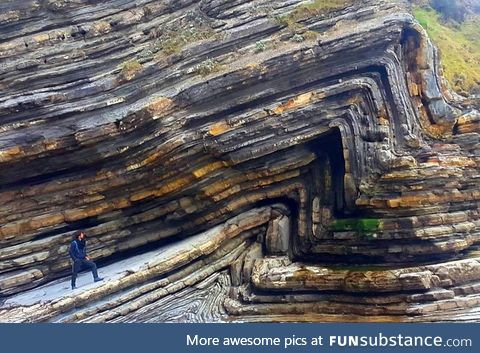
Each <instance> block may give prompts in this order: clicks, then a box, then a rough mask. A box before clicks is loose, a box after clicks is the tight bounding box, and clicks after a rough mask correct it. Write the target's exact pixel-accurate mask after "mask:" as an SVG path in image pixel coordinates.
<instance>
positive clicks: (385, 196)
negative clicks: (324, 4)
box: [0, 0, 480, 322]
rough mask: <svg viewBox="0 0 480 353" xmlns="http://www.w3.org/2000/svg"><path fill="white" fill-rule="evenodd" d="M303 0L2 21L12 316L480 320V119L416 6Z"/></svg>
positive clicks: (4, 307)
mask: <svg viewBox="0 0 480 353" xmlns="http://www.w3.org/2000/svg"><path fill="white" fill-rule="evenodd" d="M308 4H309V2H307V1H301V0H289V1H266V0H257V1H247V0H236V1H227V0H201V1H191V0H169V1H156V0H141V1H135V2H132V1H123V0H108V1H96V0H93V1H92V0H22V1H7V2H2V3H1V4H0V321H2V322H3V321H6V322H39V321H48V322H164V321H168V322H182V321H199V322H205V321H207V322H213V321H479V320H480V311H479V304H480V263H479V260H480V255H479V252H478V245H479V244H480V113H479V112H478V111H476V110H475V109H472V108H468V106H467V104H464V102H462V101H461V100H459V97H457V96H454V95H452V94H450V92H449V91H448V88H447V87H446V86H445V83H444V80H442V78H441V77H440V73H439V55H438V52H437V50H436V49H435V47H434V46H433V45H432V43H431V42H430V40H429V38H428V37H427V35H426V32H425V31H424V30H423V29H422V27H421V26H420V25H419V24H418V23H417V22H416V21H415V20H414V19H413V17H412V16H411V15H410V13H409V8H408V4H407V3H406V2H403V1H400V0H399V1H387V0H380V1H373V0H361V1H348V0H346V1H345V2H344V5H343V6H339V7H338V8H330V9H328V11H327V10H325V9H321V8H312V6H308ZM79 229H83V230H85V231H86V233H87V234H88V235H89V240H88V244H89V252H90V256H91V257H92V258H93V259H94V260H95V261H96V262H97V264H98V265H99V272H100V274H101V275H102V276H105V277H106V280H105V281H104V282H102V283H95V284H90V282H91V277H90V274H83V275H82V276H80V277H79V285H80V287H79V288H78V290H76V291H75V292H72V291H71V290H70V288H69V277H68V275H69V271H70V268H71V264H70V261H69V258H68V254H67V252H68V246H69V243H70V241H71V238H72V234H74V232H75V231H77V230H79Z"/></svg>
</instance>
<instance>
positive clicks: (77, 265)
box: [68, 231, 103, 289]
mask: <svg viewBox="0 0 480 353" xmlns="http://www.w3.org/2000/svg"><path fill="white" fill-rule="evenodd" d="M86 238H87V235H86V234H85V233H84V232H82V231H79V232H77V233H75V235H74V236H73V241H72V243H71V244H70V250H69V252H68V253H69V255H70V257H71V258H72V261H73V266H72V289H75V288H77V287H76V286H75V281H76V280H77V274H78V273H79V272H80V271H81V270H82V268H89V269H90V270H91V271H92V275H93V281H94V282H99V281H103V278H100V277H98V272H97V265H95V262H93V261H91V260H90V257H88V255H87V242H86V240H85V239H86Z"/></svg>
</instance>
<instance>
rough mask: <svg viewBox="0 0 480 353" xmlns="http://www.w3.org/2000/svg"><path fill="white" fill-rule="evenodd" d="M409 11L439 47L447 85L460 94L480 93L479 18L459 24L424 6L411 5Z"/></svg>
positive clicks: (473, 17)
mask: <svg viewBox="0 0 480 353" xmlns="http://www.w3.org/2000/svg"><path fill="white" fill-rule="evenodd" d="M413 13H414V15H415V17H416V18H417V20H418V22H420V24H421V25H422V27H424V28H425V29H426V31H427V32H428V35H429V36H430V38H431V39H432V40H433V42H434V44H435V45H436V46H437V48H438V49H439V51H440V55H441V61H442V65H443V71H444V76H445V77H446V78H447V80H448V81H449V83H450V85H451V87H452V88H453V89H454V90H455V91H456V92H458V93H461V94H472V93H473V94H478V93H480V30H479V27H480V18H479V17H478V16H472V17H470V18H468V19H466V20H465V21H464V22H463V23H460V24H459V23H455V22H451V21H447V20H445V19H444V18H443V16H442V15H441V14H440V13H438V12H437V11H435V10H434V9H432V8H431V7H426V6H425V7H420V6H414V9H413Z"/></svg>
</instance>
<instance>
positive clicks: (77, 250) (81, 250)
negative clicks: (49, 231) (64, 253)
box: [68, 240, 87, 261]
mask: <svg viewBox="0 0 480 353" xmlns="http://www.w3.org/2000/svg"><path fill="white" fill-rule="evenodd" d="M68 253H69V255H70V257H71V258H72V260H73V261H79V260H84V259H85V258H86V257H87V246H86V244H85V242H83V244H79V241H78V240H74V241H72V243H71V244H70V250H69V251H68Z"/></svg>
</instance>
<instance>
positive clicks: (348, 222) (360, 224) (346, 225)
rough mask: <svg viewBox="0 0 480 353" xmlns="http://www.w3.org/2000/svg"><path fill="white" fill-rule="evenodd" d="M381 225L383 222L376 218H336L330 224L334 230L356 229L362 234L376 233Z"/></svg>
mask: <svg viewBox="0 0 480 353" xmlns="http://www.w3.org/2000/svg"><path fill="white" fill-rule="evenodd" d="M380 227H381V222H380V220H378V219H376V218H348V219H336V220H334V221H333V222H332V223H331V225H330V228H331V230H333V231H334V232H346V231H356V232H359V233H361V234H368V233H374V232H376V231H378V230H379V229H380Z"/></svg>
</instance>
